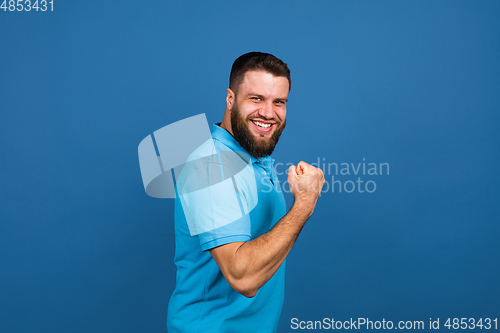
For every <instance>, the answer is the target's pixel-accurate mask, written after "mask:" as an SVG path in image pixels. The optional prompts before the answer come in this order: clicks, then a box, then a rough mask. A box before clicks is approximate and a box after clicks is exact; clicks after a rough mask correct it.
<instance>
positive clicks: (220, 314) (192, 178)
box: [167, 124, 286, 333]
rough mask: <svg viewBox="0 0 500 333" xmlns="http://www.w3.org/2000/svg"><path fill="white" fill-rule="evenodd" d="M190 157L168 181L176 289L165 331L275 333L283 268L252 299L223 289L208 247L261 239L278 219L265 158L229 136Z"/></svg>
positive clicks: (215, 131)
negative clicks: (172, 195)
mask: <svg viewBox="0 0 500 333" xmlns="http://www.w3.org/2000/svg"><path fill="white" fill-rule="evenodd" d="M218 125H219V124H216V125H213V127H212V138H211V139H210V140H208V141H207V142H206V143H205V144H203V145H202V146H201V147H199V148H198V149H197V150H196V151H195V152H193V153H192V154H191V156H190V158H189V159H188V161H187V162H186V164H185V165H184V167H183V169H182V171H181V172H180V175H179V176H178V177H177V183H176V199H175V258H174V262H175V265H176V266H177V275H176V287H175V290H174V292H173V294H172V297H171V298H170V302H169V306H168V316H167V329H168V332H170V333H175V332H190V333H196V332H203V333H206V332H207V333H208V332H217V333H224V332H231V333H234V332H276V330H277V326H278V320H279V316H280V313H281V308H282V306H283V299H284V277H285V275H284V274H285V263H284V262H283V264H282V265H281V267H280V268H279V269H278V271H277V272H276V273H275V274H274V275H273V277H272V278H271V279H270V280H269V281H268V282H267V283H266V284H265V285H264V286H262V287H261V288H260V289H259V291H258V292H257V294H256V296H255V297H253V298H246V297H244V296H243V295H241V294H239V293H237V292H236V291H234V289H233V288H232V287H231V286H230V285H229V284H228V283H227V281H226V279H225V278H224V276H223V274H222V272H221V271H220V269H219V266H218V265H217V263H216V262H215V260H214V259H213V257H212V255H211V254H210V251H208V250H210V249H212V248H214V247H217V246H220V245H223V244H228V243H232V242H241V241H243V242H245V241H249V240H252V239H254V238H256V237H259V236H260V235H262V234H263V233H266V232H267V231H269V230H270V229H271V227H272V226H273V225H274V224H276V223H277V222H278V221H279V220H280V219H281V218H282V217H283V216H284V215H285V213H286V206H285V199H284V196H283V193H282V192H281V188H280V185H279V181H278V177H277V175H276V171H275V169H274V159H272V158H271V157H269V156H266V157H263V158H261V159H257V158H255V157H253V156H251V155H250V154H248V153H247V152H246V151H245V150H244V149H243V148H242V147H241V146H240V144H239V143H238V142H237V141H236V140H235V139H234V138H233V136H232V135H231V134H229V132H227V131H226V130H225V129H223V128H221V127H220V126H218Z"/></svg>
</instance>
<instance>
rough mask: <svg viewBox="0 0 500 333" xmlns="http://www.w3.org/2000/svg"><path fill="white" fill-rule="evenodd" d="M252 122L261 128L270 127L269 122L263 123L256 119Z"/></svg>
mask: <svg viewBox="0 0 500 333" xmlns="http://www.w3.org/2000/svg"><path fill="white" fill-rule="evenodd" d="M253 123H254V124H255V125H257V126H259V127H262V128H269V127H271V124H264V123H261V122H258V121H256V120H253Z"/></svg>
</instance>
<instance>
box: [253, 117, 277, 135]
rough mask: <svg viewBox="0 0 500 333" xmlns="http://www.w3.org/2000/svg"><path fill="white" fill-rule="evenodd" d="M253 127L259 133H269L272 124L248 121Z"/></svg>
mask: <svg viewBox="0 0 500 333" xmlns="http://www.w3.org/2000/svg"><path fill="white" fill-rule="evenodd" d="M250 121H251V122H252V124H253V125H254V127H255V128H256V129H257V130H259V131H260V132H269V131H271V128H273V126H274V124H273V123H264V122H261V121H258V120H253V119H251V120H250Z"/></svg>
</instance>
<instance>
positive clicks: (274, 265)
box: [231, 201, 315, 296]
mask: <svg viewBox="0 0 500 333" xmlns="http://www.w3.org/2000/svg"><path fill="white" fill-rule="evenodd" d="M314 205H315V203H310V202H305V201H296V202H294V204H293V206H292V208H291V209H290V211H289V212H288V213H287V214H286V215H285V216H283V218H281V219H280V220H279V221H278V222H277V223H276V225H275V226H274V227H273V228H272V229H271V230H269V231H268V232H267V233H265V234H263V235H261V236H259V237H257V238H255V239H253V240H251V241H248V242H245V243H242V244H241V245H240V246H239V247H238V248H237V249H236V251H235V255H234V261H233V267H231V271H232V275H233V278H235V279H237V280H239V281H238V283H239V284H240V285H243V286H244V289H245V290H247V293H248V294H250V295H251V296H252V295H254V294H255V293H256V292H257V291H258V290H259V289H260V287H262V286H263V285H264V284H265V283H266V282H267V281H268V280H269V279H270V278H271V277H272V276H273V275H274V273H276V271H277V270H278V269H279V267H280V266H281V264H282V263H283V261H284V260H285V258H286V256H287V255H288V253H289V252H290V250H291V249H292V247H293V245H294V244H295V241H296V239H297V237H298V236H299V233H300V231H301V230H302V228H303V227H304V224H305V223H306V221H307V219H308V218H309V217H310V216H311V214H312V212H313V209H314Z"/></svg>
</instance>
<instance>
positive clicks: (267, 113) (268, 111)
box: [259, 101, 274, 120]
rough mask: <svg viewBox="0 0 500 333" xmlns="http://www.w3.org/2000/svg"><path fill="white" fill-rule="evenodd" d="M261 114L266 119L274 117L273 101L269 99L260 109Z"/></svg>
mask: <svg viewBox="0 0 500 333" xmlns="http://www.w3.org/2000/svg"><path fill="white" fill-rule="evenodd" d="M259 115H260V116H261V117H263V118H264V119H267V120H270V119H273V118H274V108H273V103H272V101H268V102H266V103H265V105H263V107H262V108H261V109H259Z"/></svg>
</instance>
